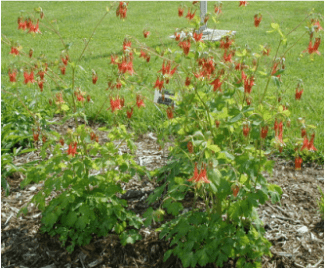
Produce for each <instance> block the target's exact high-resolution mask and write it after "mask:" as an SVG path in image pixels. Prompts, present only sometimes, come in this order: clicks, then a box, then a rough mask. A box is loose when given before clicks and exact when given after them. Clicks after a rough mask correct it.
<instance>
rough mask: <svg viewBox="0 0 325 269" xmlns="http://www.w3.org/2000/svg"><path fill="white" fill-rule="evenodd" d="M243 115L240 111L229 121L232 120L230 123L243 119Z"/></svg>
mask: <svg viewBox="0 0 325 269" xmlns="http://www.w3.org/2000/svg"><path fill="white" fill-rule="evenodd" d="M243 116H244V114H243V113H239V114H238V115H236V116H234V117H232V118H231V119H230V120H229V121H228V122H230V123H234V122H237V121H239V120H241V119H242V118H243Z"/></svg>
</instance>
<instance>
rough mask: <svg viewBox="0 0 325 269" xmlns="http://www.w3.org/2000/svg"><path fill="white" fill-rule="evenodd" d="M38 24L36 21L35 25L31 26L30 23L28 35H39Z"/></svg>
mask: <svg viewBox="0 0 325 269" xmlns="http://www.w3.org/2000/svg"><path fill="white" fill-rule="evenodd" d="M38 23H39V22H38V20H37V23H36V25H33V23H32V22H30V27H29V33H35V34H41V31H40V30H39V26H38Z"/></svg>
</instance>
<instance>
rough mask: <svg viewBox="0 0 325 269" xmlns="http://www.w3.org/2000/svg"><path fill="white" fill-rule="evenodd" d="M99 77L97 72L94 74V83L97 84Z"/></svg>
mask: <svg viewBox="0 0 325 269" xmlns="http://www.w3.org/2000/svg"><path fill="white" fill-rule="evenodd" d="M97 79H98V76H97V75H96V74H93V84H96V82H97Z"/></svg>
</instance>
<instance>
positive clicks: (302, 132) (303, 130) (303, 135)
mask: <svg viewBox="0 0 325 269" xmlns="http://www.w3.org/2000/svg"><path fill="white" fill-rule="evenodd" d="M306 135H307V132H306V129H305V128H302V129H301V137H305V136H306Z"/></svg>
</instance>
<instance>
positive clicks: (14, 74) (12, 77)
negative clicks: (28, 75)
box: [8, 70, 17, 82]
mask: <svg viewBox="0 0 325 269" xmlns="http://www.w3.org/2000/svg"><path fill="white" fill-rule="evenodd" d="M8 74H9V80H10V82H16V76H17V72H16V71H13V72H12V73H10V70H9V72H8Z"/></svg>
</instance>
